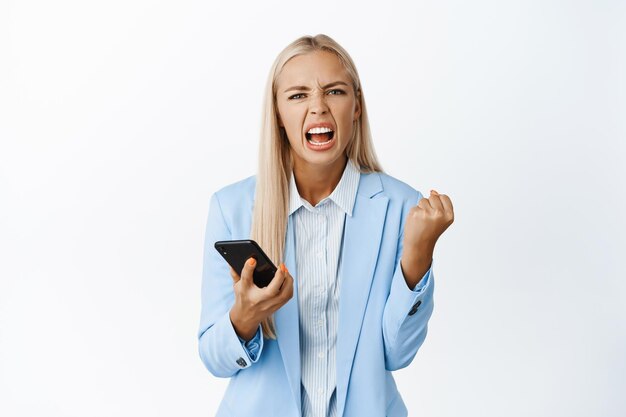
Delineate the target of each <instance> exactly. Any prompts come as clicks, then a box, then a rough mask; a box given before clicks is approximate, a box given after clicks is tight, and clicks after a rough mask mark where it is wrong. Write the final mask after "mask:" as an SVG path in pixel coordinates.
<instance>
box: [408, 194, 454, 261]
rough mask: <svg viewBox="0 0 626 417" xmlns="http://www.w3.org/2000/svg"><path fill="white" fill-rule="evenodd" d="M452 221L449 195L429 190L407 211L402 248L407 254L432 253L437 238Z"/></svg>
mask: <svg viewBox="0 0 626 417" xmlns="http://www.w3.org/2000/svg"><path fill="white" fill-rule="evenodd" d="M453 221H454V210H453V208H452V201H450V197H448V196H447V195H445V194H439V193H438V192H437V191H435V190H431V192H430V197H429V198H426V197H423V198H422V199H420V201H419V203H417V205H416V206H414V207H411V210H410V211H409V214H408V216H407V219H406V223H405V225H404V242H403V250H404V251H405V252H407V251H408V252H409V254H416V253H417V252H421V253H425V252H426V253H428V252H430V253H431V254H432V251H433V250H434V248H435V243H436V242H437V239H439V236H441V234H442V233H443V232H444V231H445V230H446V229H447V228H448V227H449V226H450V225H451V224H452V222H453Z"/></svg>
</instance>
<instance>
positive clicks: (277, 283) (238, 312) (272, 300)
mask: <svg viewBox="0 0 626 417" xmlns="http://www.w3.org/2000/svg"><path fill="white" fill-rule="evenodd" d="M255 266H256V260H255V259H254V258H248V260H247V261H246V263H245V264H244V266H243V269H242V271H241V276H239V274H237V272H236V271H235V270H234V269H233V268H232V267H231V268H230V275H231V276H232V278H233V288H234V291H235V304H233V307H232V308H231V309H230V321H231V322H232V323H233V327H234V328H235V332H237V334H238V335H239V337H241V338H242V339H244V340H250V339H252V338H253V337H254V334H255V333H256V331H257V329H258V327H259V324H261V322H262V321H263V320H265V319H266V318H267V317H269V316H270V315H272V313H274V312H275V311H276V310H278V309H279V308H280V307H282V306H283V305H284V304H286V303H287V301H289V300H290V299H291V297H292V296H293V277H292V276H291V275H290V274H289V271H288V270H287V267H286V266H285V264H280V268H278V270H277V271H276V274H274V278H272V281H270V283H269V285H268V286H267V287H264V288H259V287H257V286H256V285H255V284H254V282H253V280H252V274H253V271H254V268H255Z"/></svg>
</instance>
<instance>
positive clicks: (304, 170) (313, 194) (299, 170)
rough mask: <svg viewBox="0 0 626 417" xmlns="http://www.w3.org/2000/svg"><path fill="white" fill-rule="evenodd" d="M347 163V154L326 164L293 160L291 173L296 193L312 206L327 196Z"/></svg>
mask: <svg viewBox="0 0 626 417" xmlns="http://www.w3.org/2000/svg"><path fill="white" fill-rule="evenodd" d="M347 163H348V157H347V156H344V157H343V158H339V159H337V160H336V161H335V162H333V164H332V165H326V166H319V165H311V164H302V163H300V164H299V163H298V161H294V167H293V175H294V179H295V181H296V186H297V187H298V193H300V196H301V197H302V198H304V199H305V200H306V201H308V202H309V203H311V205H312V206H315V205H316V204H317V203H319V202H320V201H321V200H323V199H324V198H326V197H328V196H329V195H330V194H331V193H332V192H333V190H334V189H335V187H337V184H339V180H341V176H342V175H343V171H344V169H345V168H346V164H347Z"/></svg>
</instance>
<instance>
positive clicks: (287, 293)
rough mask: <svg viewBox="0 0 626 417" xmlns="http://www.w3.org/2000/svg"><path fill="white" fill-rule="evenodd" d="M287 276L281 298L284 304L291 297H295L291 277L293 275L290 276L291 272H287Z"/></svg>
mask: <svg viewBox="0 0 626 417" xmlns="http://www.w3.org/2000/svg"><path fill="white" fill-rule="evenodd" d="M286 275H287V276H286V277H285V283H284V284H283V286H282V288H281V290H280V296H279V297H280V299H281V300H282V303H283V304H284V303H286V302H287V301H289V300H290V299H291V297H293V277H292V276H291V274H289V271H287V273H286Z"/></svg>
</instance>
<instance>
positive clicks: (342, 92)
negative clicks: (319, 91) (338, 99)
mask: <svg viewBox="0 0 626 417" xmlns="http://www.w3.org/2000/svg"><path fill="white" fill-rule="evenodd" d="M333 91H336V92H337V93H338V94H333V96H338V95H341V94H345V93H344V91H343V90H340V89H338V88H335V89H333V90H330V91H329V92H328V93H329V94H330V93H332V92H333Z"/></svg>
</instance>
